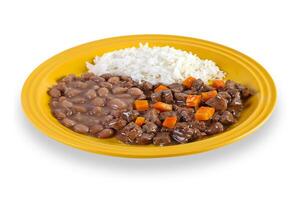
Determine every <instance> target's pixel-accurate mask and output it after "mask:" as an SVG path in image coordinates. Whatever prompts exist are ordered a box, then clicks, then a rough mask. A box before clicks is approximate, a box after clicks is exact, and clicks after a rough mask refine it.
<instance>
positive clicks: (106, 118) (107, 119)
mask: <svg viewBox="0 0 300 200" xmlns="http://www.w3.org/2000/svg"><path fill="white" fill-rule="evenodd" d="M113 118H114V117H113V116H111V115H105V116H104V117H103V118H102V122H103V123H104V124H106V123H108V122H110V121H111V120H113ZM104 124H103V125H104Z"/></svg>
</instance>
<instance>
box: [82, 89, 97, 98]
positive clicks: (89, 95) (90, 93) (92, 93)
mask: <svg viewBox="0 0 300 200" xmlns="http://www.w3.org/2000/svg"><path fill="white" fill-rule="evenodd" d="M85 96H86V97H87V98H88V99H93V98H95V97H96V96H97V93H96V91H95V90H93V89H90V90H88V91H87V92H86V93H85Z"/></svg>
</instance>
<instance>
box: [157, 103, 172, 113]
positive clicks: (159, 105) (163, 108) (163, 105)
mask: <svg viewBox="0 0 300 200" xmlns="http://www.w3.org/2000/svg"><path fill="white" fill-rule="evenodd" d="M153 108H155V109H157V110H160V111H171V110H172V105H171V104H167V103H163V102H156V103H155V104H153Z"/></svg>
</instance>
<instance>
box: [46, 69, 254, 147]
mask: <svg viewBox="0 0 300 200" xmlns="http://www.w3.org/2000/svg"><path fill="white" fill-rule="evenodd" d="M158 86H159V84H158V85H152V84H151V83H149V82H146V81H142V83H140V84H139V83H137V82H135V81H133V80H132V79H131V77H128V76H116V75H112V74H103V75H101V76H96V75H94V74H92V73H85V74H83V75H82V76H81V77H76V76H74V75H69V76H66V77H64V78H63V79H61V80H59V81H58V84H57V85H56V86H54V87H52V88H50V89H49V91H48V94H49V95H50V96H51V101H50V103H49V105H50V108H51V111H52V113H53V115H54V117H55V118H57V119H58V120H59V121H60V123H61V124H63V125H64V126H66V127H68V128H70V129H72V130H74V131H75V132H78V133H83V134H88V135H91V136H94V137H97V138H110V137H113V136H116V138H117V139H119V140H120V141H122V142H124V143H127V144H138V145H147V144H154V145H159V146H165V145H172V144H181V143H188V142H192V141H195V140H200V139H203V138H205V137H209V136H211V135H215V134H218V133H221V132H223V131H224V130H226V128H228V127H229V126H230V125H232V124H234V123H236V121H237V119H238V117H239V116H240V113H241V111H242V110H243V107H244V106H243V105H244V102H245V101H246V100H247V98H249V97H250V96H252V95H253V92H252V91H251V90H250V89H249V88H247V87H245V86H243V85H241V84H238V83H235V82H233V81H230V80H229V81H227V82H226V84H225V85H224V87H223V88H213V87H211V86H209V85H205V84H204V83H203V82H202V81H201V80H200V79H198V80H197V79H195V81H194V82H193V83H192V85H191V87H190V88H186V86H183V85H182V84H180V83H173V84H170V85H167V86H166V87H167V89H165V90H162V91H159V92H154V89H155V88H157V87H158ZM212 90H216V91H217V93H215V94H216V95H215V96H212V97H211V98H209V99H202V100H201V101H198V102H197V104H191V105H195V107H191V106H190V104H189V106H190V107H187V106H186V101H187V98H188V95H198V96H199V95H200V96H201V94H202V93H203V92H207V91H212ZM202 96H203V95H202ZM190 97H191V96H189V100H191V98H190ZM141 99H144V100H145V101H146V103H147V102H148V104H149V106H148V107H147V108H145V109H144V108H143V109H141V110H143V111H138V110H136V109H135V108H136V104H134V103H135V101H136V100H141ZM143 102H144V101H143ZM157 102H160V103H158V104H159V105H161V106H162V107H159V108H158V107H156V106H157V105H158V104H156V105H155V106H154V107H155V108H157V109H159V110H157V109H154V107H153V104H155V103H157ZM133 105H135V106H133ZM164 106H168V109H167V108H164ZM169 107H171V108H172V110H171V111H170V109H169ZM198 108H201V109H199V110H201V111H202V112H204V111H206V110H209V112H212V110H213V113H206V114H205V115H201V113H199V110H198ZM208 114H210V115H209V118H207V115H208ZM196 116H197V117H196ZM137 117H142V118H144V122H143V123H142V124H140V123H135V120H136V119H137ZM196 119H197V120H196ZM170 120H175V121H170ZM198 120H200V121H198ZM168 123H173V124H172V126H169V125H168ZM174 124H175V125H174Z"/></svg>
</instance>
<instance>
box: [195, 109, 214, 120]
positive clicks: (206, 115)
mask: <svg viewBox="0 0 300 200" xmlns="http://www.w3.org/2000/svg"><path fill="white" fill-rule="evenodd" d="M214 113H215V109H214V108H211V107H205V106H202V107H200V108H199V109H198V110H197V112H196V113H195V119H196V120H199V121H200V120H209V119H210V118H211V117H212V116H213V115H214Z"/></svg>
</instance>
